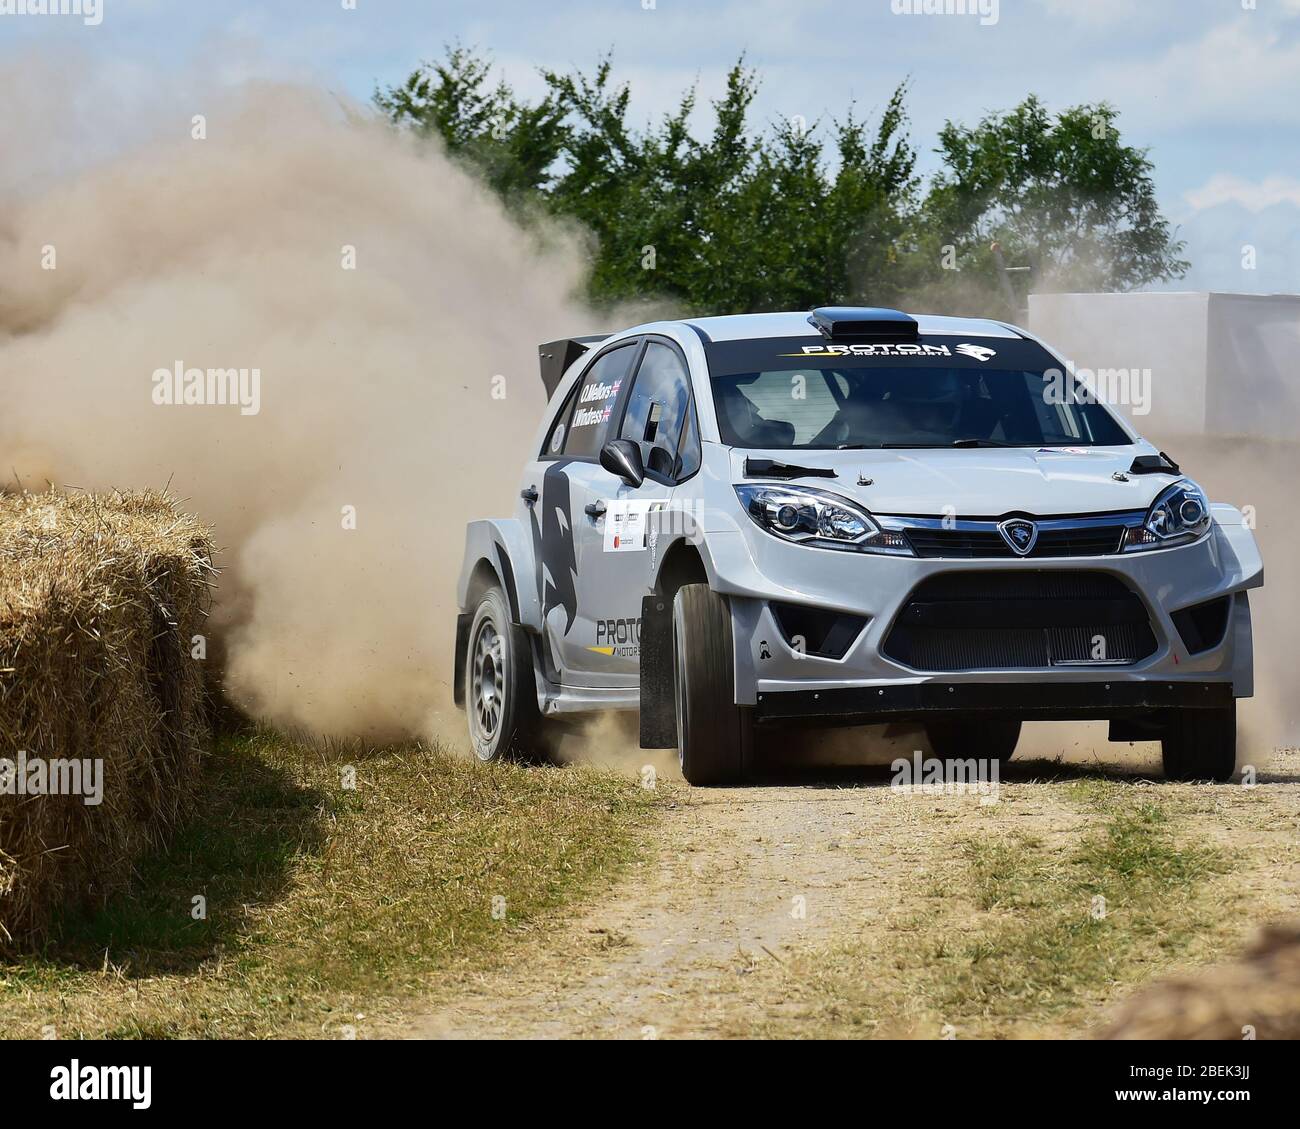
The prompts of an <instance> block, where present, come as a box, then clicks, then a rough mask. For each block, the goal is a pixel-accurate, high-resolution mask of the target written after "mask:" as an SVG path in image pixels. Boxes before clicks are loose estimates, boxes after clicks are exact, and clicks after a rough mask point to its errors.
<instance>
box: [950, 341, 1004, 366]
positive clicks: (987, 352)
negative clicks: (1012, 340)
mask: <svg viewBox="0 0 1300 1129" xmlns="http://www.w3.org/2000/svg"><path fill="white" fill-rule="evenodd" d="M957 352H959V353H960V354H961V355H962V356H963V357H974V358H975V360H977V361H980V362H983V361H987V360H988V359H989V358H990V357H996V356H997V352H996V351H995V350H993V349H986V348H985V347H984V346H983V345H958V346H957Z"/></svg>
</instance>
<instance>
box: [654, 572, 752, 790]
mask: <svg viewBox="0 0 1300 1129" xmlns="http://www.w3.org/2000/svg"><path fill="white" fill-rule="evenodd" d="M735 686H736V683H735V659H734V654H733V652H732V639H731V611H730V609H729V608H728V607H727V604H726V601H724V600H723V599H722V597H721V596H719V595H718V594H717V593H716V592H714V591H713V590H712V589H711V588H710V587H709V586H708V585H707V584H687V585H684V586H683V587H681V588H679V589H678V590H677V596H676V598H675V599H674V601H673V696H674V700H675V704H676V707H677V755H678V759H679V760H680V762H681V766H682V775H683V776H685V777H686V779H687V780H688V781H689V782H690V783H692V784H704V785H709V784H712V785H725V784H738V783H740V781H742V780H743V779H744V777H745V768H746V760H747V758H748V755H749V746H750V739H751V729H750V727H751V725H752V724H753V722H752V718H751V717H750V714H749V711H748V710H746V709H744V708H742V707H740V706H738V705H736V700H735V699H736V691H735Z"/></svg>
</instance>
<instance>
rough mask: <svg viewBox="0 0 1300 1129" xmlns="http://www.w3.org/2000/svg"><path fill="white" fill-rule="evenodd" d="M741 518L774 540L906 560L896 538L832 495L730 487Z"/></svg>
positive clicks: (908, 550)
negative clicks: (746, 516)
mask: <svg viewBox="0 0 1300 1129" xmlns="http://www.w3.org/2000/svg"><path fill="white" fill-rule="evenodd" d="M736 494H737V496H738V497H739V498H740V504H741V505H742V506H744V507H745V512H746V513H747V514H749V516H750V517H751V518H753V519H754V521H755V522H756V523H757V524H758V525H759V526H761V527H762V528H763V529H765V530H767V532H768V533H770V534H772V536H774V537H780V538H781V539H782V540H783V541H794V542H796V543H797V544H800V545H812V546H815V547H816V548H819V549H847V550H848V551H849V552H854V553H889V554H891V555H893V556H906V557H910V556H912V555H913V554H912V547H911V546H910V545H909V544H908V543H907V538H906V537H904V536H903V534H901V533H895V532H892V531H890V530H886V529H881V528H880V526H879V525H877V524H876V523H875V521H874V520H872V517H871V515H870V514H869V513H867V511H866V510H864V509H863V508H862V507H861V506H859V505H858V504H857V503H856V502H850V501H849V500H848V499H847V498H842V497H840V496H839V495H838V494H829V493H826V492H825V491H822V490H810V489H809V488H808V487H806V486H769V485H767V484H761V485H759V484H753V483H746V484H744V485H740V486H737V487H736Z"/></svg>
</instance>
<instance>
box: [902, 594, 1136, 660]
mask: <svg viewBox="0 0 1300 1129" xmlns="http://www.w3.org/2000/svg"><path fill="white" fill-rule="evenodd" d="M1155 649H1156V639H1155V635H1154V634H1153V632H1152V630H1151V624H1150V621H1149V620H1148V618H1147V613H1146V607H1145V606H1144V605H1143V603H1142V601H1141V599H1139V598H1138V596H1137V594H1136V593H1134V592H1133V591H1132V590H1130V589H1129V588H1128V587H1127V585H1125V584H1124V582H1123V581H1122V580H1120V579H1119V578H1118V577H1116V576H1111V575H1110V574H1108V573H1101V572H1028V571H1027V572H950V573H942V574H940V575H939V576H932V577H930V578H929V579H928V580H924V581H922V582H921V583H920V584H919V585H918V586H917V587H916V588H915V589H914V590H913V591H912V594H911V596H910V597H909V598H908V601H907V603H906V604H905V605H904V606H903V609H902V611H901V612H899V615H898V618H897V619H896V620H895V621H894V626H893V628H892V629H891V630H890V632H889V636H888V637H887V638H886V640H885V645H884V648H883V651H884V654H885V655H886V656H887V657H888V658H891V659H893V660H894V661H895V662H899V663H902V664H903V665H904V666H909V667H911V668H912V669H914V670H926V671H952V670H1011V669H1024V668H1028V669H1033V668H1045V667H1052V666H1061V665H1088V666H1096V665H1109V666H1124V665H1129V664H1131V663H1135V662H1138V661H1140V660H1141V659H1144V658H1146V657H1147V656H1149V655H1151V654H1153V653H1154V652H1155Z"/></svg>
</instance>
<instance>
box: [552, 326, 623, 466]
mask: <svg viewBox="0 0 1300 1129" xmlns="http://www.w3.org/2000/svg"><path fill="white" fill-rule="evenodd" d="M635 357H636V343H635V342H629V343H628V344H627V345H624V346H621V347H620V348H617V349H612V350H610V351H609V352H608V353H606V354H605V355H604V356H602V357H600V358H598V359H597V361H596V363H595V364H593V365H592V366H591V368H589V369H588V370H587V371H586V373H584V374H583V377H582V379H581V380H580V381H579V382H578V398H577V399H576V400H575V401H574V404H573V414H572V415H571V416H570V417H569V424H568V434H566V435H565V436H564V438H563V442H564V454H565V456H566V457H568V458H571V459H594V458H595V457H596V456H597V455H598V454H599V453H600V448H601V445H602V444H603V443H604V441H605V432H606V431H608V430H609V428H608V426H607V425H608V423H609V417H610V413H611V412H612V411H613V409H614V405H615V404H616V403H618V393H619V389H621V388H622V387H623V381H624V380H625V379H627V374H628V370H629V369H630V368H631V367H632V360H633V358H635ZM553 438H554V434H552V439H553ZM548 451H549V448H548Z"/></svg>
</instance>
